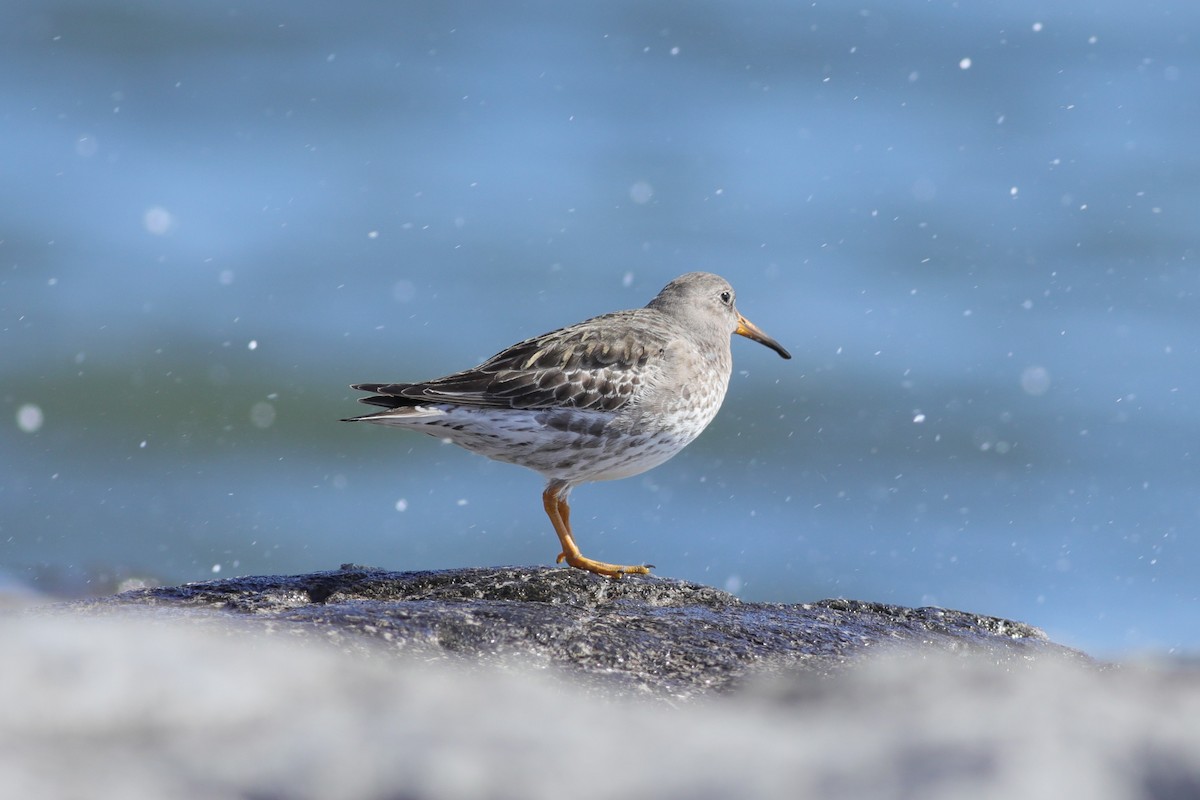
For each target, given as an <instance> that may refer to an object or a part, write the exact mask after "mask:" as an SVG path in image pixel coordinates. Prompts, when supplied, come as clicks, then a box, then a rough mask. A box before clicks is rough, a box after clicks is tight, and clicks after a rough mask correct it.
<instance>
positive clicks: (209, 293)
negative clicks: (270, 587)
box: [0, 0, 1200, 655]
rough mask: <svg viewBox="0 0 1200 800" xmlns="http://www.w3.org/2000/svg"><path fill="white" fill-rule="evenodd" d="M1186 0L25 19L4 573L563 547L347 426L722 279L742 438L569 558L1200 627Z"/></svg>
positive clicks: (433, 460) (372, 7)
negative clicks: (732, 332) (447, 380)
mask: <svg viewBox="0 0 1200 800" xmlns="http://www.w3.org/2000/svg"><path fill="white" fill-rule="evenodd" d="M1198 39H1200V4H1196V3H1194V2H1185V1H1183V0H1181V1H1180V2H1145V3H1125V2H1116V1H1115V0H1100V1H1099V2H1087V3H1084V2H1074V3H1072V2H1059V3H1040V2H1028V1H1026V0H1018V1H1017V2H1006V3H952V2H920V3H914V2H876V3H869V4H838V3H820V4H812V3H789V2H725V3H721V2H708V3H695V2H686V3H685V2H678V3H643V2H621V3H549V2H528V3H486V4H485V3H461V2H457V3H456V2H449V3H396V2H361V3H349V4H340V3H339V4H334V3H318V2H304V1H301V0H286V1H285V0H274V1H272V0H266V1H256V2H223V3H213V2H209V1H208V0H203V2H202V1H201V0H183V1H181V2H172V3H163V2H150V1H149V0H140V1H139V0H133V1H132V2H131V1H130V0H121V2H114V1H113V0H9V1H8V2H6V3H5V4H4V7H3V9H2V10H0V67H2V68H0V144H2V146H0V198H2V199H0V411H2V416H0V571H3V572H4V573H6V574H7V575H8V576H9V579H10V580H12V581H16V582H18V583H27V584H29V585H32V586H34V587H42V588H45V589H47V590H54V591H73V590H83V591H86V590H88V589H89V588H91V589H94V590H103V589H105V588H107V587H108V586H109V583H111V582H113V581H116V580H118V579H119V578H120V577H121V576H123V575H149V576H152V577H155V578H157V579H159V580H164V581H184V580H198V579H205V578H210V577H214V576H216V577H225V576H229V575H233V574H248V573H289V572H301V571H309V570H320V569H329V568H333V567H336V566H337V565H338V564H340V563H343V562H357V563H364V564H371V565H377V566H383V567H389V568H393V569H424V568H440V567H455V566H465V565H488V564H512V563H524V564H545V563H550V562H552V560H553V557H554V555H555V554H556V553H557V552H558V548H557V543H556V541H555V540H554V537H553V534H552V531H551V529H550V526H549V523H548V521H547V520H546V519H545V517H544V515H543V513H542V510H541V507H540V505H541V504H540V498H539V496H538V495H539V492H540V490H541V482H540V479H539V477H538V476H537V475H535V474H533V473H530V472H526V471H524V470H521V469H518V468H516V467H512V466H509V465H503V464H497V463H493V462H489V461H486V460H484V459H481V458H479V457H477V456H474V455H471V454H469V453H466V452H465V451H461V450H458V449H457V448H453V447H450V446H445V445H443V444H440V443H439V442H437V441H435V440H433V439H427V438H425V437H421V436H417V435H413V434H407V433H403V432H399V431H392V430H386V429H380V428H375V427H373V426H350V425H344V424H341V423H339V422H337V419H338V418H339V417H343V416H347V415H350V414H353V413H357V412H359V411H360V410H361V409H362V407H361V406H358V405H357V404H356V403H355V402H354V398H355V397H356V393H354V392H352V391H350V390H349V389H348V387H347V384H349V383H351V382H356V381H389V380H416V379H421V378H428V377H434V376H436V375H439V374H442V373H445V372H448V371H452V370H456V369H460V368H464V367H467V366H470V365H472V364H475V363H478V361H480V360H481V359H483V358H486V357H487V356H489V355H491V354H492V353H493V352H495V351H497V350H499V349H500V348H502V347H503V346H505V345H507V344H509V343H511V342H513V341H516V340H518V339H521V338H524V337H526V336H529V335H532V334H535V333H540V332H542V331H545V330H549V329H552V328H555V327H558V326H560V325H563V324H566V323H569V322H573V321H576V320H578V319H581V318H584V317H587V316H591V315H594V314H597V313H601V312H604V311H609V310H614V309H618V308H627V307H634V306H640V305H643V304H644V303H645V302H646V301H647V300H649V298H650V297H652V296H653V295H654V294H655V293H656V292H657V291H658V289H659V288H660V287H661V286H662V285H663V284H664V283H665V282H666V281H668V280H669V279H670V278H672V277H674V276H676V275H678V274H680V273H683V272H686V271H690V270H693V269H705V270H710V271H714V272H718V273H721V274H722V275H724V276H726V277H727V278H729V279H730V280H731V281H732V282H733V284H734V285H735V287H737V289H738V290H739V301H738V302H739V307H740V309H741V311H742V312H743V313H744V314H745V315H746V316H747V317H749V318H750V319H751V320H753V321H754V322H756V323H757V324H758V325H759V326H760V327H762V328H763V329H765V330H766V331H767V332H769V333H770V334H771V335H773V336H775V337H776V338H777V339H779V340H780V341H781V342H782V343H784V344H785V345H786V346H787V347H788V348H790V349H791V351H792V353H793V354H794V356H795V358H794V360H792V361H788V362H785V361H782V360H780V359H779V358H778V357H776V356H775V354H773V353H772V352H770V351H769V350H767V349H765V348H762V347H760V346H758V345H756V344H754V343H753V342H750V341H747V340H742V339H738V340H737V341H735V342H734V356H735V368H734V378H733V381H732V384H731V387H730V391H729V395H728V397H727V398H726V402H725V407H724V409H723V410H722V412H721V414H720V415H719V417H718V418H717V420H716V422H715V423H714V424H713V425H712V426H711V427H710V429H709V430H708V431H707V432H706V433H705V434H704V436H702V437H701V439H700V440H699V441H697V442H696V443H695V444H693V445H692V446H691V447H689V448H688V449H687V450H686V451H684V453H683V454H681V455H680V456H678V457H676V458H675V459H674V460H673V461H671V462H669V463H668V464H666V465H664V466H663V467H660V468H658V469H656V470H654V471H652V472H649V473H646V474H644V475H642V476H638V477H635V478H632V479H628V480H624V481H619V482H615V483H606V484H594V485H587V486H584V487H582V488H580V489H578V490H577V491H576V492H575V494H574V495H573V508H574V517H573V521H574V525H575V529H576V533H577V535H578V539H579V542H580V544H581V546H582V548H583V550H584V552H585V553H587V554H589V555H591V556H593V557H597V558H603V559H607V560H615V561H618V562H623V563H638V562H650V563H654V564H656V565H658V573H659V574H661V575H666V576H672V577H679V578H686V579H692V580H697V581H704V582H707V583H711V584H714V585H716V586H720V587H726V588H729V589H732V590H734V591H736V592H738V593H739V594H740V595H741V596H743V597H745V598H749V599H766V600H773V601H783V602H797V601H805V600H815V599H818V598H822V597H828V596H847V597H853V598H857V599H865V600H878V601H886V602H893V603H902V604H908V605H921V604H937V605H943V606H949V607H957V608H963V609H968V610H972V611H976V612H980V613H986V614H995V615H1002V616H1007V617H1013V618H1017V619H1021V620H1025V621H1028V622H1030V623H1033V624H1035V625H1038V626H1040V627H1042V628H1044V629H1045V630H1047V631H1048V632H1049V633H1050V634H1051V635H1052V636H1053V637H1055V638H1056V639H1058V640H1060V641H1063V642H1066V643H1069V644H1073V645H1077V646H1079V647H1082V648H1085V649H1087V650H1089V651H1091V652H1094V653H1097V654H1101V655H1108V654H1118V653H1127V652H1131V651H1141V650H1157V651H1177V652H1178V651H1190V652H1195V651H1197V650H1200V580H1198V579H1197V572H1198V567H1200V539H1198V537H1197V527H1198V524H1200V492H1198V482H1200V474H1198V470H1197V463H1196V451H1197V447H1200V415H1198V399H1200V397H1198V396H1200V348H1198V339H1200V304H1198V302H1197V298H1198V294H1197V290H1198V288H1200V270H1198V268H1197V266H1198V265H1197V263H1196V259H1197V249H1196V247H1197V241H1198V240H1200V239H1198V237H1200V202H1198V200H1197V198H1198V197H1200V158H1198V157H1197V152H1198V148H1197V142H1198V141H1200V41H1198Z"/></svg>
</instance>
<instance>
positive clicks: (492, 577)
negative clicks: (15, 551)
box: [71, 565, 1087, 698]
mask: <svg viewBox="0 0 1200 800" xmlns="http://www.w3.org/2000/svg"><path fill="white" fill-rule="evenodd" d="M139 607H141V608H144V607H153V608H155V609H156V610H158V611H159V612H167V613H176V614H180V615H188V616H192V617H196V618H205V619H212V618H213V617H216V618H220V619H231V620H237V621H238V622H239V623H240V624H243V625H250V626H262V627H267V628H269V629H270V630H271V631H273V632H276V633H286V634H298V635H305V636H317V637H321V638H329V639H333V640H335V641H336V642H337V643H338V645H339V646H340V647H341V648H342V649H349V650H363V649H364V648H368V649H377V648H380V647H383V648H385V649H389V650H392V651H398V652H402V653H406V654H410V655H414V656H418V657H420V658H422V659H424V660H430V659H440V658H454V657H458V658H461V659H465V660H466V661H467V662H469V663H473V664H479V663H503V664H508V665H517V666H533V667H546V666H552V667H557V668H561V669H562V670H564V671H566V672H568V673H570V674H573V675H574V676H575V677H576V678H579V677H586V678H587V680H588V681H589V683H590V685H592V686H593V687H594V688H597V689H603V690H606V691H608V692H610V693H615V694H621V693H635V694H636V693H645V692H649V693H651V694H655V695H659V696H664V697H665V696H670V697H674V698H691V697H695V696H698V695H702V694H706V693H709V692H713V691H727V690H729V689H730V688H732V687H734V686H736V685H737V684H738V683H740V682H741V681H743V680H744V679H745V678H747V677H748V676H751V675H757V674H762V673H772V672H775V673H777V672H780V671H783V670H790V669H797V668H799V669H804V670H808V671H815V672H819V673H826V674H827V673H831V672H833V671H835V670H837V669H839V668H841V667H843V666H844V665H845V664H846V663H847V662H849V661H852V660H855V659H858V658H861V657H863V656H864V655H866V654H867V653H868V652H871V651H875V650H878V649H880V648H885V647H886V648H889V649H900V648H905V647H907V648H918V649H922V650H926V651H930V650H940V651H952V652H953V651H964V650H965V651H970V652H975V653H990V654H992V655H993V656H995V657H998V658H1003V657H1007V656H1011V655H1018V656H1021V657H1034V656H1058V657H1067V658H1070V659H1076V660H1081V661H1086V660H1087V659H1086V657H1085V656H1083V655H1082V654H1080V653H1078V652H1077V651H1073V650H1069V649H1068V648H1065V647H1062V646H1060V645H1056V644H1054V643H1052V642H1050V641H1049V640H1048V639H1047V638H1046V636H1045V635H1044V634H1043V633H1042V632H1041V631H1039V630H1037V629H1036V628H1033V627H1031V626H1029V625H1025V624H1022V623H1018V622H1011V621H1008V620H1003V619H998V618H995V617H986V616H979V615H976V614H968V613H964V612H961V611H950V610H946V609H940V608H919V609H911V608H902V607H898V606H890V605H883V604H879V603H863V602H856V601H850V600H823V601H821V602H817V603H805V604H795V605H775V604H766V603H748V602H742V601H740V600H738V599H737V598H736V597H734V596H733V595H730V594H728V593H726V592H722V591H719V590H717V589H713V588H711V587H707V586H702V585H699V584H694V583H687V582H684V581H677V580H668V579H664V578H658V577H645V578H643V577H633V578H625V579H622V580H619V581H612V580H608V579H604V578H599V577H597V576H594V575H590V574H587V573H583V572H580V571H578V570H571V569H565V568H559V569H554V568H533V567H529V568H521V567H501V568H482V569H459V570H446V571H438V572H406V573H400V572H385V571H382V570H375V569H368V568H364V567H357V566H352V565H346V566H343V567H342V568H341V569H339V570H336V571H332V572H323V573H315V574H310V575H297V576H288V577H248V578H235V579H230V580H218V581H208V582H204V583H194V584H187V585H184V586H179V587H169V588H153V589H139V590H134V591H130V592H125V593H123V594H119V595H115V596H112V597H108V598H101V599H98V600H90V601H81V602H77V603H74V604H71V608H72V609H73V610H74V611H77V612H78V611H88V612H93V613H94V612H103V611H110V610H115V609H133V608H139Z"/></svg>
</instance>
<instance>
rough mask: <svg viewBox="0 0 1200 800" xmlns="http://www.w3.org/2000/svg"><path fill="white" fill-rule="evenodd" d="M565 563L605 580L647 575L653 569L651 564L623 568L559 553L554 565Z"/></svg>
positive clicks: (582, 556) (580, 556)
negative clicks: (602, 577)
mask: <svg viewBox="0 0 1200 800" xmlns="http://www.w3.org/2000/svg"><path fill="white" fill-rule="evenodd" d="M564 561H566V562H567V564H568V565H569V566H572V567H575V568H576V569H583V570H587V571H588V572H594V573H596V574H597V575H603V576H604V577H606V578H620V577H621V576H622V575H649V574H650V570H652V569H654V565H653V564H638V565H636V566H625V565H622V564H609V563H608V562H606V561H596V560H595V559H591V558H588V557H587V556H585V555H582V554H579V555H574V554H568V553H559V554H558V558H557V559H556V560H555V563H556V564H561V563H562V562H564Z"/></svg>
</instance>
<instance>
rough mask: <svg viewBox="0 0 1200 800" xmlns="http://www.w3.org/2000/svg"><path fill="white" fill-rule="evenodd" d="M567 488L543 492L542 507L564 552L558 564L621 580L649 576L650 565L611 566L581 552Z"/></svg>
mask: <svg viewBox="0 0 1200 800" xmlns="http://www.w3.org/2000/svg"><path fill="white" fill-rule="evenodd" d="M565 488H566V487H565V486H556V485H554V484H551V485H549V486H547V487H546V491H544V492H542V505H543V506H545V508H546V516H548V517H549V518H550V524H551V525H553V526H554V532H555V533H557V534H558V541H559V542H561V543H562V552H561V553H559V554H558V559H557V563H559V564H561V563H562V562H563V561H566V562H567V563H568V564H569V565H571V566H572V567H576V568H578V569H586V570H587V571H588V572H594V573H596V574H597V575H603V576H605V577H607V578H619V577H621V576H622V575H649V574H650V566H649V565H639V566H635V567H626V566H622V565H620V564H609V563H606V562H604V561H595V560H593V559H590V558H588V557H587V556H585V555H584V554H583V553H581V552H579V547H578V546H577V545H576V544H575V537H574V536H572V535H571V507H570V506H569V505H567V498H566V497H565V496H564V495H565V492H564V491H563V490H564V489H565Z"/></svg>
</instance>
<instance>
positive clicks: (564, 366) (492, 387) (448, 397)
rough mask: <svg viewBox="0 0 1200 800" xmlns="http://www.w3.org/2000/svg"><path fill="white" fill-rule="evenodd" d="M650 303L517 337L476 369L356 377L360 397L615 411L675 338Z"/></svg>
mask: <svg viewBox="0 0 1200 800" xmlns="http://www.w3.org/2000/svg"><path fill="white" fill-rule="evenodd" d="M655 322H657V315H656V314H655V313H654V312H652V311H649V310H648V309H636V310H633V311H618V312H616V313H613V314H605V315H604V316H602V317H595V318H593V319H590V320H586V321H584V322H580V323H578V324H576V325H572V326H570V327H567V328H561V329H559V330H556V331H551V332H550V333H546V334H542V335H541V336H535V337H533V338H532V339H526V340H525V341H523V342H518V343H517V344H514V345H513V346H512V347H509V348H507V349H505V350H503V351H501V352H499V353H497V354H496V355H494V356H492V357H491V358H489V359H488V360H487V361H485V362H483V363H482V364H480V365H479V366H478V367H474V368H473V369H468V370H464V371H462V372H456V373H454V374H453V375H447V376H445V377H443V378H435V379H434V380H431V381H426V382H425V383H393V384H378V383H370V384H356V385H355V386H354V388H355V389H361V390H363V391H368V392H373V393H374V395H375V396H373V397H363V398H360V401H361V402H363V403H368V404H371V405H378V406H385V407H389V408H399V407H403V406H413V405H421V404H423V403H450V404H453V405H464V406H479V407H486V408H528V409H538V408H563V407H567V408H583V409H593V410H597V411H614V410H616V409H618V408H620V407H621V406H623V405H625V404H626V403H627V402H629V400H630V399H631V398H632V397H634V396H635V395H636V394H637V392H638V390H639V388H640V387H641V386H642V385H643V384H644V383H645V382H646V381H647V380H648V379H649V378H650V377H652V375H653V374H655V373H657V371H658V370H660V369H661V363H662V357H663V352H664V349H665V347H666V345H667V343H668V341H669V337H668V334H667V332H666V330H665V329H664V328H663V327H662V326H661V325H655V324H653V323H655Z"/></svg>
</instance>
